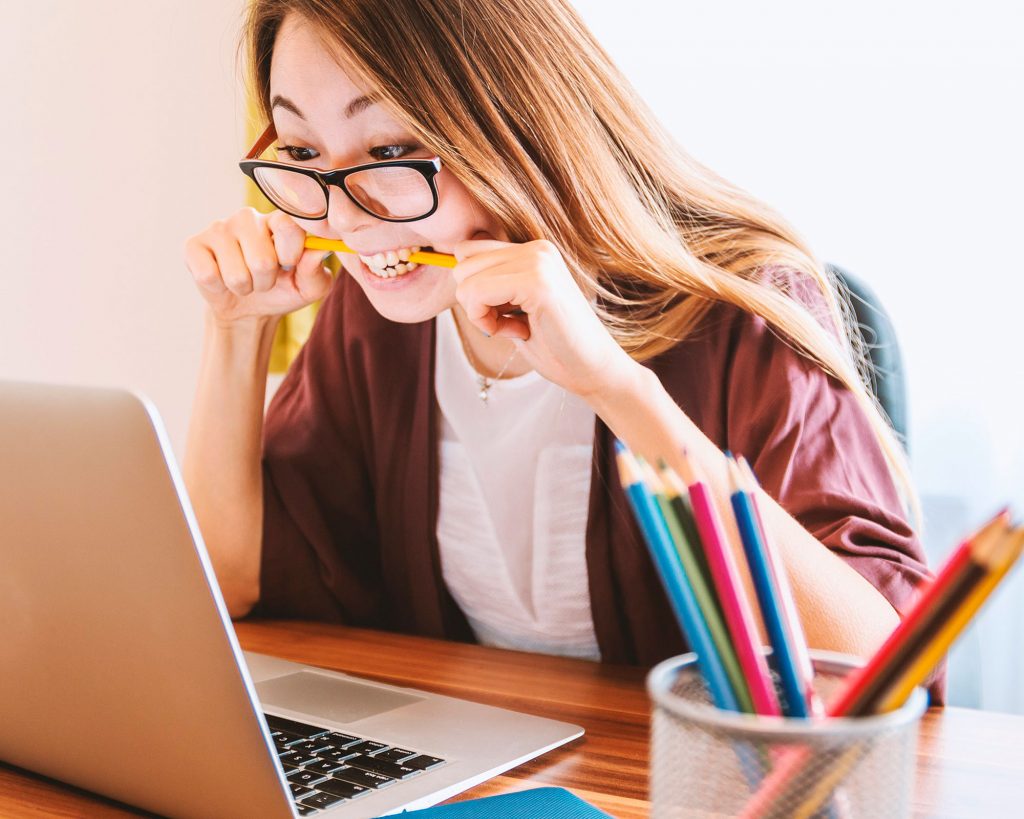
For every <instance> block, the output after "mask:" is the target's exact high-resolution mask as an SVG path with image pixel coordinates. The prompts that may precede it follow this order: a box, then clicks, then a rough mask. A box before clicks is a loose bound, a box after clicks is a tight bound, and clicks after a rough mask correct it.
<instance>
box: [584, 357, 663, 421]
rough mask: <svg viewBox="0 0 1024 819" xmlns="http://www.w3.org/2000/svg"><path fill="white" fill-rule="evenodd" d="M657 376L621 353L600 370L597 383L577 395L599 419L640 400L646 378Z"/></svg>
mask: <svg viewBox="0 0 1024 819" xmlns="http://www.w3.org/2000/svg"><path fill="white" fill-rule="evenodd" d="M651 378H655V380H656V379H657V377H656V376H655V375H654V373H652V372H651V371H650V370H649V369H647V367H645V366H644V365H643V364H641V363H640V362H638V361H634V360H633V359H632V358H630V357H629V355H628V354H626V353H625V352H622V354H621V358H618V359H617V360H616V361H615V362H614V363H613V364H611V365H610V366H608V367H606V368H605V369H604V370H603V377H602V379H601V382H600V384H598V385H596V386H595V387H594V388H593V389H592V390H591V391H589V392H587V393H585V394H583V395H581V396H580V397H581V398H583V400H584V401H586V402H587V403H588V404H589V405H590V407H591V409H593V410H594V412H595V413H597V414H598V415H600V416H601V417H602V418H606V416H607V415H614V414H615V411H616V410H617V409H618V408H620V407H624V406H627V407H628V406H629V405H630V404H632V403H633V402H635V401H637V400H639V399H640V398H641V397H642V396H643V395H644V394H645V392H646V391H647V390H649V389H650V385H649V383H648V382H649V380H650V379H651Z"/></svg>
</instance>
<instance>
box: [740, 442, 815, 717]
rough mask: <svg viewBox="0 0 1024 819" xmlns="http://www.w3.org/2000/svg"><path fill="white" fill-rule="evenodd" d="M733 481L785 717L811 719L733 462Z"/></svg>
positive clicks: (747, 500)
mask: <svg viewBox="0 0 1024 819" xmlns="http://www.w3.org/2000/svg"><path fill="white" fill-rule="evenodd" d="M728 465H729V479H730V484H731V489H732V497H731V500H732V508H733V514H734V515H735V516H736V526H737V529H738V530H739V534H740V541H741V543H742V544H743V550H744V552H745V553H746V556H747V565H748V566H749V568H750V577H751V579H752V580H753V582H754V593H755V595H756V596H757V602H758V603H759V604H760V608H761V619H762V620H763V621H764V625H765V631H766V632H767V634H768V641H769V643H770V644H771V647H772V656H771V660H770V662H771V665H772V666H774V668H775V670H776V672H777V673H778V675H779V683H780V685H781V687H782V693H783V695H784V697H785V706H784V709H783V710H784V713H785V715H786V716H787V717H808V716H810V712H809V710H808V705H807V693H806V691H805V690H804V685H803V679H802V678H803V674H802V673H801V670H800V668H799V667H798V666H799V661H798V660H797V657H796V650H795V648H794V646H793V644H792V637H791V635H790V634H789V633H788V631H787V629H786V626H785V623H784V622H783V614H782V600H781V595H780V592H779V589H778V588H777V586H776V584H775V580H774V578H773V577H772V572H771V569H770V568H769V565H768V556H767V554H766V547H765V545H764V540H763V538H762V535H761V527H760V526H759V525H758V523H757V520H756V518H755V516H754V507H753V504H752V502H751V499H750V496H749V495H748V494H747V493H746V492H745V491H744V490H743V487H742V485H741V477H740V474H739V467H738V466H737V465H736V462H735V461H733V460H732V459H731V458H730V459H729V460H728Z"/></svg>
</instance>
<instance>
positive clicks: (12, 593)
mask: <svg viewBox="0 0 1024 819" xmlns="http://www.w3.org/2000/svg"><path fill="white" fill-rule="evenodd" d="M264 715H267V716H266V717H265V716H264ZM582 733H583V731H582V729H580V728H579V727H577V726H575V725H568V724H565V723H561V722H555V721H552V720H547V719H541V718H538V717H533V716H527V715H524V714H518V713H515V712H512V711H506V710H503V709H499V708H491V707H488V706H483V705H477V704H475V703H470V702H466V701H462V700H457V699H453V698H450V697H444V696H439V695H437V694H430V693H426V692H423V691H416V690H412V689H407V688H397V687H395V686H388V685H382V684H380V683H376V682H372V681H369V680H363V679H358V678H354V677H350V676H346V675H344V674H339V673H335V672H331V671H325V670H322V669H319V668H315V667H311V666H301V665H296V664H294V663H290V662H286V661H283V660H279V659H276V658H273V657H267V656H262V655H258V654H251V653H245V654H243V652H242V651H241V650H240V648H239V646H238V643H237V641H236V639H235V633H234V629H233V628H232V627H231V622H230V619H229V617H228V615H227V610H226V609H225V607H224V602H223V600H222V599H221V595H220V591H219V589H218V588H217V583H216V580H215V578H214V574H213V570H212V568H211V565H210V561H209V558H208V556H207V554H206V550H205V548H204V546H203V541H202V538H201V536H200V534H199V529H198V526H197V525H196V521H195V518H194V516H193V514H192V510H191V507H190V504H189V501H188V498H187V497H186V495H185V491H184V486H183V483H182V480H181V476H180V474H179V472H178V469H177V467H176V465H175V461H174V458H173V455H172V453H171V450H170V447H169V444H168V439H167V436H166V433H165V432H164V429H163V425H162V424H161V422H160V419H159V417H158V415H157V412H156V410H155V409H154V408H153V406H152V405H151V404H150V403H148V402H147V401H146V400H145V399H144V398H140V397H137V396H136V395H134V394H132V393H130V392H127V391H122V390H108V389H91V388H81V387H64V386H50V385H41V384H26V383H11V382H0V760H3V761H4V762H7V763H10V764H12V765H16V766H19V767H22V768H26V769H28V770H31V771H35V772H38V773H41V774H44V775H46V776H50V777H54V778H56V779H59V780H62V781H64V782H68V783H71V784H74V785H78V786H80V787H83V788H86V789H89V790H91V791H95V792H97V793H101V794H104V795H106V796H109V797H112V798H114V799H117V800H120V801H123V802H126V803H128V804H131V805H135V806H138V807H141V808H145V809H147V810H150V811H154V812H156V813H159V814H164V815H168V816H187V817H201V816H210V817H221V819H223V817H236V816H237V817H246V819H249V817H253V816H260V817H270V818H271V819H273V817H291V816H293V815H295V814H296V813H298V814H299V815H310V814H312V815H320V814H328V815H330V816H335V815H337V816H339V817H371V816H379V815H382V814H386V813H393V812H397V811H399V810H401V809H403V808H407V809H413V808H419V807H426V806H428V805H431V804H434V803H436V802H439V801H441V800H442V799H445V798H447V797H449V796H451V795H453V794H455V793H458V792H459V791H462V790H464V789H466V788H468V787H470V786H472V785H474V784H476V783H478V782H481V781H483V780H485V779H487V778H489V777H492V776H495V775H496V774H498V773H500V772H502V771H505V770H508V769H509V768H511V767H513V766H515V765H517V764H518V763H520V762H523V761H525V760H527V759H530V758H532V757H535V756H537V755H538V754H541V753H544V752H545V751H547V750H549V749H551V748H554V747H556V746H558V745H561V744H563V743H565V742H568V741H569V740H571V739H574V738H576V737H578V736H580V735H581V734H582Z"/></svg>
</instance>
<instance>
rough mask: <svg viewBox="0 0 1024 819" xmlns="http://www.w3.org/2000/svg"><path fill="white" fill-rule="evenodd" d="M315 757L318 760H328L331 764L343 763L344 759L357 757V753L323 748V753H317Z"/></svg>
mask: <svg viewBox="0 0 1024 819" xmlns="http://www.w3.org/2000/svg"><path fill="white" fill-rule="evenodd" d="M316 755H317V756H318V757H320V759H328V760H330V761H331V762H339V763H340V762H344V761H345V760H346V759H351V758H352V757H354V756H359V753H358V752H357V751H349V750H347V749H345V748H325V749H324V750H323V751H317V752H316Z"/></svg>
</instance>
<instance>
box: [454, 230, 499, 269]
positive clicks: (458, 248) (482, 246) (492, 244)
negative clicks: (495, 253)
mask: <svg viewBox="0 0 1024 819" xmlns="http://www.w3.org/2000/svg"><path fill="white" fill-rule="evenodd" d="M508 246H509V243H508V242H501V241H498V240H497V239H495V238H494V237H493V236H491V234H490V233H487V232H486V231H483V230H478V231H477V232H476V233H474V234H473V237H472V238H471V239H463V240H462V241H461V242H458V243H456V245H455V248H454V251H453V254H454V256H455V258H456V259H457V260H458V261H459V262H462V261H464V260H465V259H469V258H472V257H473V256H476V255H479V254H480V253H487V252H489V251H492V250H499V249H500V248H503V247H508Z"/></svg>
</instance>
